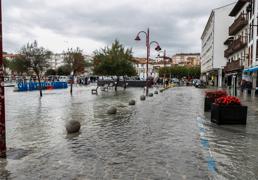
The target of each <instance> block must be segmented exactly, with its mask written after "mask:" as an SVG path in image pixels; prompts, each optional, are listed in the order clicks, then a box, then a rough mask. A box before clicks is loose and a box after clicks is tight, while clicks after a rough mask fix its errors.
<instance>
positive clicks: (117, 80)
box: [115, 77, 119, 91]
mask: <svg viewBox="0 0 258 180" xmlns="http://www.w3.org/2000/svg"><path fill="white" fill-rule="evenodd" d="M118 82H119V77H117V78H116V83H115V91H117V86H118Z"/></svg>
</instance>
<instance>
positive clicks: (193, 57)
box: [172, 53, 201, 66]
mask: <svg viewBox="0 0 258 180" xmlns="http://www.w3.org/2000/svg"><path fill="white" fill-rule="evenodd" d="M172 64H173V65H178V66H200V64H201V61H200V53H178V54H175V55H174V56H173V57H172Z"/></svg>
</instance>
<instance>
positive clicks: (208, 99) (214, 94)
mask: <svg viewBox="0 0 258 180" xmlns="http://www.w3.org/2000/svg"><path fill="white" fill-rule="evenodd" d="M223 96H227V92H226V91H223V90H218V91H206V92H205V100H204V111H205V112H207V111H210V110H211V105H212V103H214V102H215V100H216V99H217V98H220V97H223Z"/></svg>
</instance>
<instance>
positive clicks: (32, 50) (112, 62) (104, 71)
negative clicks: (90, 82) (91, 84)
mask: <svg viewBox="0 0 258 180" xmlns="http://www.w3.org/2000/svg"><path fill="white" fill-rule="evenodd" d="M17 54H18V55H17V56H16V57H15V58H14V59H13V60H11V61H9V60H7V59H4V69H6V68H9V69H10V70H11V71H12V72H13V73H15V74H17V75H24V74H26V75H36V77H37V80H38V82H39V91H40V96H42V87H41V83H40V82H41V79H42V78H43V77H44V76H48V75H71V78H72V79H71V82H72V83H71V88H70V92H71V94H72V88H73V81H74V76H77V75H80V74H82V73H84V70H85V67H89V66H93V72H94V74H95V75H100V76H112V77H115V76H116V78H115V79H114V81H116V83H115V90H117V85H118V81H119V77H120V76H122V77H124V81H125V77H126V76H135V75H136V70H135V69H134V67H133V64H132V63H131V61H132V59H133V55H132V50H131V49H127V48H124V47H123V45H122V44H120V43H119V41H118V40H115V41H114V43H113V44H112V45H111V47H108V46H107V47H104V48H102V49H99V50H96V51H94V58H93V59H94V63H93V64H90V63H88V62H86V61H85V59H84V56H83V54H82V50H81V49H80V48H78V47H77V48H75V49H72V48H70V49H68V50H66V51H64V52H63V55H64V59H63V60H64V65H63V66H60V67H59V68H57V69H56V70H55V69H51V68H50V61H49V60H50V58H51V55H52V54H53V53H52V52H51V51H49V50H47V49H46V48H44V47H42V46H39V45H38V43H37V41H34V42H33V43H27V44H26V45H24V46H23V47H22V48H21V49H20V50H19V52H18V53H17Z"/></svg>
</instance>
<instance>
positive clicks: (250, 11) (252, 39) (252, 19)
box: [242, 0, 258, 92]
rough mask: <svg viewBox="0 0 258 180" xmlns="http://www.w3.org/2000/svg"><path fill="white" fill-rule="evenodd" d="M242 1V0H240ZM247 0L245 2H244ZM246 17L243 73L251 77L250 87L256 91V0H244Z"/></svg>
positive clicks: (257, 64) (257, 48)
mask: <svg viewBox="0 0 258 180" xmlns="http://www.w3.org/2000/svg"><path fill="white" fill-rule="evenodd" d="M242 1H244V0H242ZM246 1H247V2H246ZM246 1H244V2H245V3H246V4H248V5H247V8H246V10H247V17H248V18H249V19H248V27H249V31H248V54H249V55H248V60H247V62H246V64H245V69H244V73H245V74H247V75H248V76H250V77H251V79H252V88H253V89H255V90H256V92H258V78H257V74H258V73H257V72H258V46H257V43H258V32H257V31H258V28H257V26H258V18H257V15H258V0H246Z"/></svg>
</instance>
